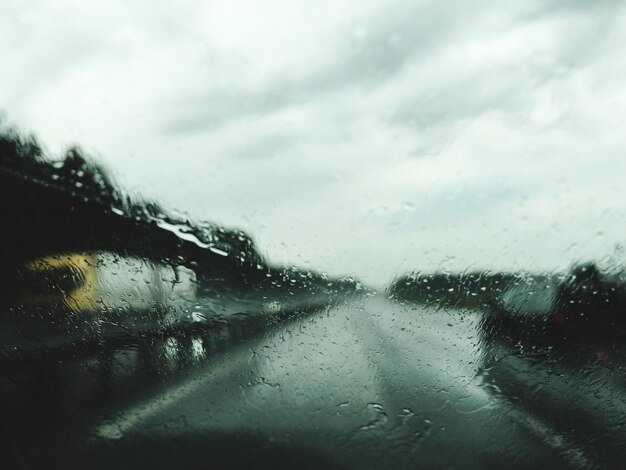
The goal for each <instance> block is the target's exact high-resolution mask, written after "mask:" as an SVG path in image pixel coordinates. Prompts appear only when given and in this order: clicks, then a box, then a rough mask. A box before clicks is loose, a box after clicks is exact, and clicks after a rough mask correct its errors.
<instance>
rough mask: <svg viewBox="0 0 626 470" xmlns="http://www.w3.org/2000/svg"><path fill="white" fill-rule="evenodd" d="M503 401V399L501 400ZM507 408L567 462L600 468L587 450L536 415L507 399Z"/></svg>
mask: <svg viewBox="0 0 626 470" xmlns="http://www.w3.org/2000/svg"><path fill="white" fill-rule="evenodd" d="M500 401H502V400H500ZM505 403H506V405H507V408H508V409H506V410H505V414H506V415H507V416H509V417H510V418H511V419H513V420H514V421H515V422H516V423H518V424H520V425H521V426H523V427H524V428H526V429H527V430H529V431H530V432H532V433H533V434H535V435H536V436H538V437H539V438H541V439H542V440H543V442H545V443H546V444H547V445H548V446H550V447H551V448H552V449H554V450H555V451H557V452H558V453H559V455H561V456H562V457H563V458H564V459H565V460H567V462H568V463H569V464H570V465H571V466H572V467H576V468H599V465H598V464H597V463H595V462H594V461H593V460H592V458H591V457H589V456H588V455H587V454H586V452H585V451H584V450H583V449H581V448H580V447H577V446H576V445H575V444H574V443H573V442H571V440H570V439H568V438H567V436H564V435H563V434H560V433H559V432H558V431H557V430H556V429H554V428H553V427H552V426H550V425H549V424H547V423H546V422H544V421H541V420H540V419H539V418H537V417H536V416H533V415H531V414H530V413H528V412H527V411H525V410H520V409H518V408H517V407H516V406H515V405H513V404H512V403H511V402H509V401H505Z"/></svg>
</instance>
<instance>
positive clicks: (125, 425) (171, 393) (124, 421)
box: [94, 349, 248, 439]
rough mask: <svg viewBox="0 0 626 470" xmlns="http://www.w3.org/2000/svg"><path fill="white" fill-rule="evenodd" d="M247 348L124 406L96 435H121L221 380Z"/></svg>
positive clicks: (233, 368)
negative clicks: (182, 380)
mask: <svg viewBox="0 0 626 470" xmlns="http://www.w3.org/2000/svg"><path fill="white" fill-rule="evenodd" d="M247 352H248V350H247V349H245V350H243V349H242V350H241V351H239V352H238V354H237V356H241V357H237V356H233V354H232V352H231V353H229V355H228V357H223V356H222V357H219V358H216V359H215V360H214V361H211V362H210V363H209V364H207V366H208V367H210V368H211V370H209V371H208V372H207V371H206V370H202V371H200V372H198V374H197V375H196V376H195V377H192V378H186V379H185V381H184V382H183V383H182V384H180V385H178V386H175V387H173V388H171V389H169V390H166V391H164V392H162V393H160V394H158V395H156V396H152V397H150V398H147V399H145V400H143V401H141V402H140V403H138V404H136V405H134V406H131V407H129V408H127V409H125V410H124V411H123V412H122V413H121V414H120V415H119V416H117V417H115V418H113V419H106V420H105V421H103V422H102V423H100V424H98V425H97V426H96V427H95V430H94V433H95V435H97V436H98V437H101V438H104V439H120V438H121V437H123V436H124V434H126V433H128V432H129V431H131V430H132V429H133V428H134V427H135V426H137V425H138V424H140V423H141V422H144V421H146V420H148V419H150V418H152V417H153V416H156V415H158V414H160V413H162V412H164V411H165V410H166V409H167V408H168V407H170V406H171V405H173V404H174V403H176V402H178V401H181V400H184V399H185V398H186V397H188V396H189V395H191V394H192V393H194V392H196V391H198V390H200V389H202V388H203V387H206V386H207V385H210V384H211V383H220V382H222V381H223V380H224V379H226V378H227V376H228V375H230V374H232V373H233V371H234V370H235V369H236V367H235V366H237V367H238V368H240V366H241V364H240V363H241V360H245V359H246V357H247V356H246V354H247Z"/></svg>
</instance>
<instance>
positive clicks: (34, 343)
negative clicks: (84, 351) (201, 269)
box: [0, 252, 196, 353]
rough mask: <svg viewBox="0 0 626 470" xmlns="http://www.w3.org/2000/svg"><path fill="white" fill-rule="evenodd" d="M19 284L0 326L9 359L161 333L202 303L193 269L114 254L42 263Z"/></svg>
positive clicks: (18, 276) (21, 275)
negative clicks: (41, 350) (15, 353)
mask: <svg viewBox="0 0 626 470" xmlns="http://www.w3.org/2000/svg"><path fill="white" fill-rule="evenodd" d="M12 284H13V285H12V287H13V295H12V296H11V298H12V300H11V301H10V302H9V305H8V308H6V309H4V311H3V316H2V317H1V320H0V321H1V322H2V329H1V330H0V331H1V332H0V335H1V336H0V338H1V339H0V341H1V344H2V345H3V349H4V351H5V353H7V352H10V351H12V350H19V351H20V352H24V351H26V350H33V349H39V348H41V347H47V348H57V347H64V346H70V345H72V344H75V343H77V342H89V341H94V340H97V339H102V338H111V337H115V336H124V335H126V336H132V335H137V334H140V333H143V332H147V331H158V330H161V329H163V328H165V327H168V326H171V325H172V324H173V323H175V322H176V319H177V318H178V317H179V316H181V317H182V316H184V315H185V313H186V312H188V310H189V307H190V305H191V304H193V302H194V301H195V299H196V281H195V274H194V272H193V271H191V270H189V269H187V268H184V267H182V266H179V267H175V268H173V267H170V266H166V265H162V264H156V263H153V262H151V261H148V260H145V259H141V258H136V257H121V256H117V255H115V254H113V253H110V252H97V253H67V254H56V255H51V256H45V257H41V258H37V259H35V260H32V261H30V262H27V263H26V264H25V265H23V266H22V267H21V268H18V269H17V270H16V272H15V276H14V280H13V283H12Z"/></svg>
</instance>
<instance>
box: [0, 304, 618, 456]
mask: <svg viewBox="0 0 626 470" xmlns="http://www.w3.org/2000/svg"><path fill="white" fill-rule="evenodd" d="M148 343H149V345H148V346H146V344H148ZM148 343H144V344H139V343H135V344H133V345H130V346H129V345H126V346H124V347H118V348H117V349H112V350H108V351H106V353H103V352H100V353H98V354H97V355H92V356H89V357H80V356H76V357H74V358H73V359H71V360H68V359H64V360H60V361H57V363H56V365H55V367H53V368H52V369H53V370H52V371H51V366H50V363H49V362H48V363H47V365H44V364H43V363H41V364H39V366H40V369H39V370H38V372H32V370H31V372H32V373H27V372H24V371H23V370H21V371H19V372H16V371H15V370H14V369H11V371H10V373H7V374H4V379H3V385H2V393H3V404H4V405H3V406H4V409H3V412H4V413H5V416H7V419H6V420H5V426H4V430H3V431H4V433H5V439H4V445H5V446H7V447H8V448H9V454H5V455H11V456H12V457H11V458H10V461H12V463H13V464H15V465H16V466H18V467H19V466H21V467H23V468H41V467H43V466H46V464H49V463H57V464H64V465H66V466H69V467H79V466H84V465H89V466H90V467H96V468H110V467H112V466H115V467H119V468H139V467H143V468H147V467H148V466H152V467H157V468H166V467H172V466H174V467H177V466H181V467H190V468H210V467H229V466H230V467H239V466H242V465H250V466H252V465H254V466H261V467H264V466H266V465H275V466H279V467H280V466H281V465H283V466H299V467H310V468H319V467H320V466H327V467H328V466H330V467H339V468H341V467H346V468H351V467H359V468H389V466H395V467H402V468H415V467H423V468H433V467H436V468H441V467H453V468H459V467H462V468H496V467H497V468H500V467H501V465H502V463H503V462H506V463H507V465H508V466H511V467H514V468H522V467H524V468H526V467H528V466H531V467H555V466H556V467H563V466H565V467H572V468H594V467H600V466H604V465H607V464H611V463H612V462H613V460H614V459H616V458H618V457H620V458H621V452H622V451H621V449H619V447H617V446H616V445H615V444H616V443H615V442H614V443H612V444H607V446H608V447H607V448H605V449H604V450H606V451H608V453H604V454H600V453H599V451H598V446H597V445H596V446H594V443H595V441H589V439H587V437H586V435H587V434H592V433H593V432H594V429H597V428H592V429H591V430H589V432H588V433H587V434H586V433H585V431H586V430H585V428H584V425H585V424H586V423H589V422H590V421H589V419H588V418H585V419H587V421H585V422H583V423H582V425H583V426H582V428H581V429H578V430H577V429H576V428H575V426H570V424H571V423H565V425H563V417H564V416H567V415H570V416H571V415H572V409H571V408H570V409H569V410H564V409H559V408H558V407H556V408H555V407H553V406H552V404H550V403H551V401H556V402H559V401H560V402H561V403H564V404H568V403H573V402H571V400H572V399H573V398H572V397H574V399H576V397H577V396H576V395H575V394H574V395H572V392H570V393H569V395H566V396H563V395H560V393H561V391H562V390H561V389H562V388H563V387H569V388H570V389H576V383H575V381H574V379H568V377H567V376H565V375H564V371H565V372H567V370H566V368H564V367H563V366H558V365H557V366H555V365H554V364H552V366H553V368H554V367H557V369H559V367H560V369H559V370H557V371H556V372H555V371H554V370H552V369H548V368H547V367H546V366H545V364H544V363H536V364H535V367H532V364H531V359H529V358H525V357H520V356H519V355H517V354H508V353H506V352H503V351H502V350H498V352H497V353H494V348H492V347H491V346H490V347H487V345H486V343H485V341H484V338H483V335H482V334H481V331H480V314H478V313H476V312H468V311H462V310H448V311H443V310H438V309H436V308H434V307H424V306H415V305H412V306H411V305H400V304H396V303H391V302H389V301H388V300H386V299H385V298H383V297H382V296H370V297H363V298H360V299H347V300H346V301H344V302H339V303H338V304H336V305H333V306H328V307H326V308H321V309H319V310H317V311H314V312H309V313H307V314H306V315H302V316H301V317H299V318H295V319H292V320H289V321H284V322H280V323H275V324H270V325H269V326H268V327H267V328H266V329H265V330H264V331H263V332H261V333H258V334H254V335H252V334H251V335H245V334H241V332H237V330H236V329H233V328H224V329H222V330H219V331H211V332H208V333H205V334H202V335H201V334H197V333H194V334H190V335H183V336H181V335H178V336H176V335H172V336H171V337H166V336H163V337H162V338H158V339H157V340H154V339H152V340H151V341H149V342H148ZM494 354H495V360H494ZM52 362H54V361H52ZM529 364H530V365H529ZM30 367H31V368H33V367H34V368H35V369H37V366H36V365H35V364H30ZM33 370H34V369H33ZM588 373H592V374H600V375H597V377H596V376H594V377H596V378H597V380H598V381H599V382H598V383H599V384H600V383H601V382H602V381H604V382H606V381H607V380H608V379H607V377H612V378H613V379H615V377H616V376H615V373H613V372H611V371H610V370H609V369H607V368H606V367H598V368H597V372H588ZM602 374H604V375H602ZM605 379H606V380H605ZM614 381H615V380H614ZM559 387H561V389H559ZM598 389H599V390H600V389H604V388H603V387H600V386H599V387H598ZM614 389H615V390H619V384H617V385H614ZM580 399H581V397H578V401H577V402H576V403H577V407H580V408H581V410H580V411H578V408H576V410H577V411H576V413H582V414H580V416H583V417H584V416H585V414H584V413H589V414H590V413H593V410H596V414H597V413H600V415H599V420H600V421H601V423H600V426H602V425H607V426H608V425H610V424H612V425H613V426H614V428H613V431H610V432H609V431H607V430H606V429H604V430H601V432H604V433H606V434H607V435H611V436H613V438H617V439H618V440H619V437H620V435H619V433H618V434H615V432H614V431H615V430H617V429H618V428H617V427H615V426H617V425H618V422H621V421H620V420H621V418H623V417H626V413H625V412H624V411H623V410H626V407H625V408H623V410H622V409H618V410H617V411H616V409H615V400H617V399H619V397H618V396H616V395H611V396H608V397H607V396H604V397H595V398H594V397H587V403H581V401H580ZM546 403H548V404H550V405H549V406H548V405H546ZM598 406H600V407H602V406H604V408H606V409H604V410H603V409H599V411H597V409H598ZM562 407H565V405H562ZM594 407H595V408H594ZM565 408H567V407H565ZM602 413H610V415H611V416H612V417H613V418H612V420H613V421H612V423H607V421H606V420H605V419H604V418H603V417H602ZM615 420H617V422H615ZM596 424H597V423H596ZM616 436H617V437H616Z"/></svg>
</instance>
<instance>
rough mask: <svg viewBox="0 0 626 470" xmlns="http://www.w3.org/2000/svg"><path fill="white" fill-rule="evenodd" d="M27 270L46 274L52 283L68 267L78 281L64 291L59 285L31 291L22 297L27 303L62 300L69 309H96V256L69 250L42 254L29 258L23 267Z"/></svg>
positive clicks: (48, 303)
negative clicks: (55, 253) (63, 252)
mask: <svg viewBox="0 0 626 470" xmlns="http://www.w3.org/2000/svg"><path fill="white" fill-rule="evenodd" d="M25 268H26V270H27V271H30V272H31V273H36V274H38V275H42V276H45V277H46V280H47V281H49V282H51V283H52V284H53V285H54V284H55V276H56V279H57V280H60V274H61V273H62V272H63V271H64V270H69V271H71V272H72V275H73V276H74V277H75V278H76V279H80V283H79V285H78V286H77V287H75V288H73V289H72V290H68V291H65V290H63V289H62V288H61V287H60V286H57V288H56V289H53V291H52V292H36V291H35V292H32V293H29V294H28V296H26V298H24V299H23V301H24V303H25V304H28V305H52V304H58V303H60V302H62V303H63V304H64V305H65V306H66V307H67V308H69V309H70V310H71V311H73V312H76V313H80V312H89V311H95V310H96V308H97V297H98V292H97V273H96V257H95V256H94V255H92V254H89V253H70V254H57V255H52V256H46V257H43V258H39V259H36V260H33V261H30V262H29V263H27V264H26V266H25Z"/></svg>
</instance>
